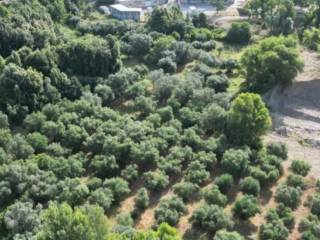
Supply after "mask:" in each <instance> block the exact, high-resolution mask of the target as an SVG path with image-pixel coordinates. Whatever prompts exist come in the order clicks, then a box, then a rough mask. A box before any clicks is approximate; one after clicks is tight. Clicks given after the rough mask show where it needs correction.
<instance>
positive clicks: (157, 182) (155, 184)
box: [143, 172, 169, 191]
mask: <svg viewBox="0 0 320 240" xmlns="http://www.w3.org/2000/svg"><path fill="white" fill-rule="evenodd" d="M143 177H144V179H145V182H146V187H147V189H149V190H150V191H158V190H163V189H164V188H165V187H166V186H168V184H169V177H168V176H167V175H165V174H164V173H163V172H146V173H144V174H143Z"/></svg>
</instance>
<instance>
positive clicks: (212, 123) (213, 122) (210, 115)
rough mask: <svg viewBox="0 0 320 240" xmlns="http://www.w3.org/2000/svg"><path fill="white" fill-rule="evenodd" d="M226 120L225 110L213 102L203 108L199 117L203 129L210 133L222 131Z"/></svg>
mask: <svg viewBox="0 0 320 240" xmlns="http://www.w3.org/2000/svg"><path fill="white" fill-rule="evenodd" d="M226 120H227V113H226V111H225V110H224V109H223V108H222V107H220V106H219V105H217V104H215V103H212V104H211V105H209V106H208V107H207V108H205V109H204V110H203V112H202V114H201V117H200V122H201V126H202V127H203V129H204V130H205V131H207V132H212V133H215V132H218V133H222V132H223V131H224V130H225V126H226Z"/></svg>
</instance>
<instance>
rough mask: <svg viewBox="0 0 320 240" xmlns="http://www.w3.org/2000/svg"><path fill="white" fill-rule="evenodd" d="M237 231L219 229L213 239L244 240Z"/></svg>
mask: <svg viewBox="0 0 320 240" xmlns="http://www.w3.org/2000/svg"><path fill="white" fill-rule="evenodd" d="M244 239H245V238H244V237H242V236H241V235H240V234H239V233H237V232H228V231H227V230H219V231H218V232H217V233H216V234H215V235H214V238H213V240H244Z"/></svg>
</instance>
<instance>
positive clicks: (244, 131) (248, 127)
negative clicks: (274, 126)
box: [228, 93, 271, 145]
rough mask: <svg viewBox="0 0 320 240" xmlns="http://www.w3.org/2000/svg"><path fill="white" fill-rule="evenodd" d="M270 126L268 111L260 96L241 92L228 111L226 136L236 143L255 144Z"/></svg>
mask: <svg viewBox="0 0 320 240" xmlns="http://www.w3.org/2000/svg"><path fill="white" fill-rule="evenodd" d="M270 126H271V118H270V116H269V111H268V109H267V108H266V106H265V104H264V103H263V101H262V99H261V97H260V96H259V95H257V94H252V93H241V94H240V95H239V96H238V97H237V98H236V99H235V100H234V101H233V102H232V106H231V108H230V110H229V112H228V136H229V140H230V141H231V142H234V143H236V144H248V145H256V144H257V142H259V140H260V137H261V136H262V135H263V134H265V133H266V132H267V130H268V129H269V127H270Z"/></svg>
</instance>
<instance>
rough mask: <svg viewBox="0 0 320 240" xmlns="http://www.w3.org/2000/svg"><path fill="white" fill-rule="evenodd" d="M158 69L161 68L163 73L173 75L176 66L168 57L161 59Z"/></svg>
mask: <svg viewBox="0 0 320 240" xmlns="http://www.w3.org/2000/svg"><path fill="white" fill-rule="evenodd" d="M158 67H160V68H162V69H163V71H164V72H165V73H174V72H176V71H177V64H176V63H175V62H174V61H173V60H172V58H170V57H165V58H161V59H160V60H159V62H158Z"/></svg>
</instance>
